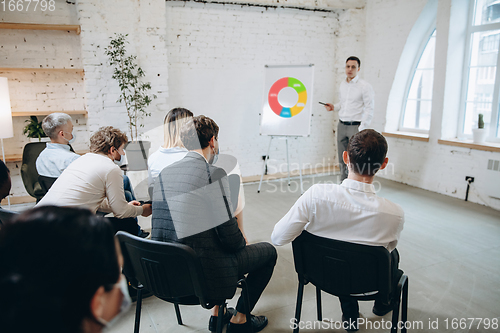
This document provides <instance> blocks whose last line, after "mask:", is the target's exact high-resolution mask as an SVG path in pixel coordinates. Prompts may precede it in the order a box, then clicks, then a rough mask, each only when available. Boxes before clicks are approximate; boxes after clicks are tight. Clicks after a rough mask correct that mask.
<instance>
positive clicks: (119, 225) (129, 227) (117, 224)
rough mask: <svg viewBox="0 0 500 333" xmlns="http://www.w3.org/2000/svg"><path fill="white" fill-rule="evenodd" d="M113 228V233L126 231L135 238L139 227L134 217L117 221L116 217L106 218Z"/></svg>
mask: <svg viewBox="0 0 500 333" xmlns="http://www.w3.org/2000/svg"><path fill="white" fill-rule="evenodd" d="M106 218H107V219H108V221H109V222H110V223H111V225H112V226H113V230H114V231H115V233H117V232H118V231H126V232H128V233H129V234H132V235H134V236H137V235H138V234H139V229H140V228H139V225H138V224H137V221H136V219H135V218H134V217H127V218H124V219H119V218H117V217H106Z"/></svg>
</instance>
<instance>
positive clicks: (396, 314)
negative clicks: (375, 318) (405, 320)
mask: <svg viewBox="0 0 500 333" xmlns="http://www.w3.org/2000/svg"><path fill="white" fill-rule="evenodd" d="M400 297H401V295H400ZM395 302H396V303H395V304H394V308H393V309H392V328H391V333H397V332H398V319H399V305H400V301H399V298H398V299H397V300H396V301H395Z"/></svg>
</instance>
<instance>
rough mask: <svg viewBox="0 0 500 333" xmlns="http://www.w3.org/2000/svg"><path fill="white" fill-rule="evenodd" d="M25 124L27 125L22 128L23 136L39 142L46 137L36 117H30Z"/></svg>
mask: <svg viewBox="0 0 500 333" xmlns="http://www.w3.org/2000/svg"><path fill="white" fill-rule="evenodd" d="M25 122H26V123H28V124H27V125H26V126H25V127H24V131H23V134H26V136H27V137H28V138H38V140H39V141H41V139H42V138H46V137H47V135H46V134H45V132H44V131H43V128H42V122H41V121H40V122H39V121H38V118H37V117H36V116H30V120H26V121H25Z"/></svg>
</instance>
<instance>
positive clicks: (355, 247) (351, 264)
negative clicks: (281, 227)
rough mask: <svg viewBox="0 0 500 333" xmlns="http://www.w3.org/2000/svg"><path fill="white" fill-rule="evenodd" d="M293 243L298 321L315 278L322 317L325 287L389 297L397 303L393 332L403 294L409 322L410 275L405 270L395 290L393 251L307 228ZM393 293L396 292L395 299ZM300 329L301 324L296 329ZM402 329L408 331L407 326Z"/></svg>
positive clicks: (364, 296)
mask: <svg viewBox="0 0 500 333" xmlns="http://www.w3.org/2000/svg"><path fill="white" fill-rule="evenodd" d="M292 246H293V257H294V261H295V270H296V271H297V274H298V277H299V289H298V292H297V305H296V309H295V320H296V323H299V321H300V313H301V309H302V297H303V293H304V285H306V284H308V283H309V282H311V283H312V284H313V285H314V286H316V301H317V312H318V320H319V321H321V320H322V314H321V290H323V291H325V292H327V293H329V294H331V295H335V296H351V297H353V298H355V299H357V300H361V301H368V300H375V299H377V298H378V297H387V299H386V300H384V302H389V301H390V302H391V304H392V305H393V312H392V329H391V333H394V332H397V330H398V326H397V325H398V318H399V308H400V302H401V298H402V310H401V319H402V322H403V323H404V324H406V321H407V318H408V316H407V314H408V277H407V276H406V275H404V274H403V275H402V276H401V278H400V280H399V282H398V285H397V288H396V290H393V287H392V286H393V283H392V281H391V280H392V277H391V275H392V271H391V255H390V253H389V251H387V249H386V248H384V247H382V246H369V245H362V244H354V243H349V242H343V241H339V240H334V239H329V238H324V237H319V236H315V235H312V234H310V233H309V232H307V231H303V232H302V234H301V235H300V236H299V237H297V238H296V239H295V240H294V241H293V243H292ZM381 295H382V296H381ZM389 295H392V299H391V296H389ZM403 326H404V325H403ZM298 331H299V327H298V325H297V327H296V328H295V329H294V332H295V333H296V332H298ZM402 332H406V329H405V328H404V327H402Z"/></svg>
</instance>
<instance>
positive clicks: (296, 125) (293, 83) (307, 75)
mask: <svg viewBox="0 0 500 333" xmlns="http://www.w3.org/2000/svg"><path fill="white" fill-rule="evenodd" d="M313 80H314V66H313V65H303V66H302V65H301V66H293V65H292V66H272V67H271V66H266V70H265V83H264V94H263V102H262V113H261V121H260V134H261V135H283V136H309V134H310V131H311V109H312V107H311V105H312V100H313Z"/></svg>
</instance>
